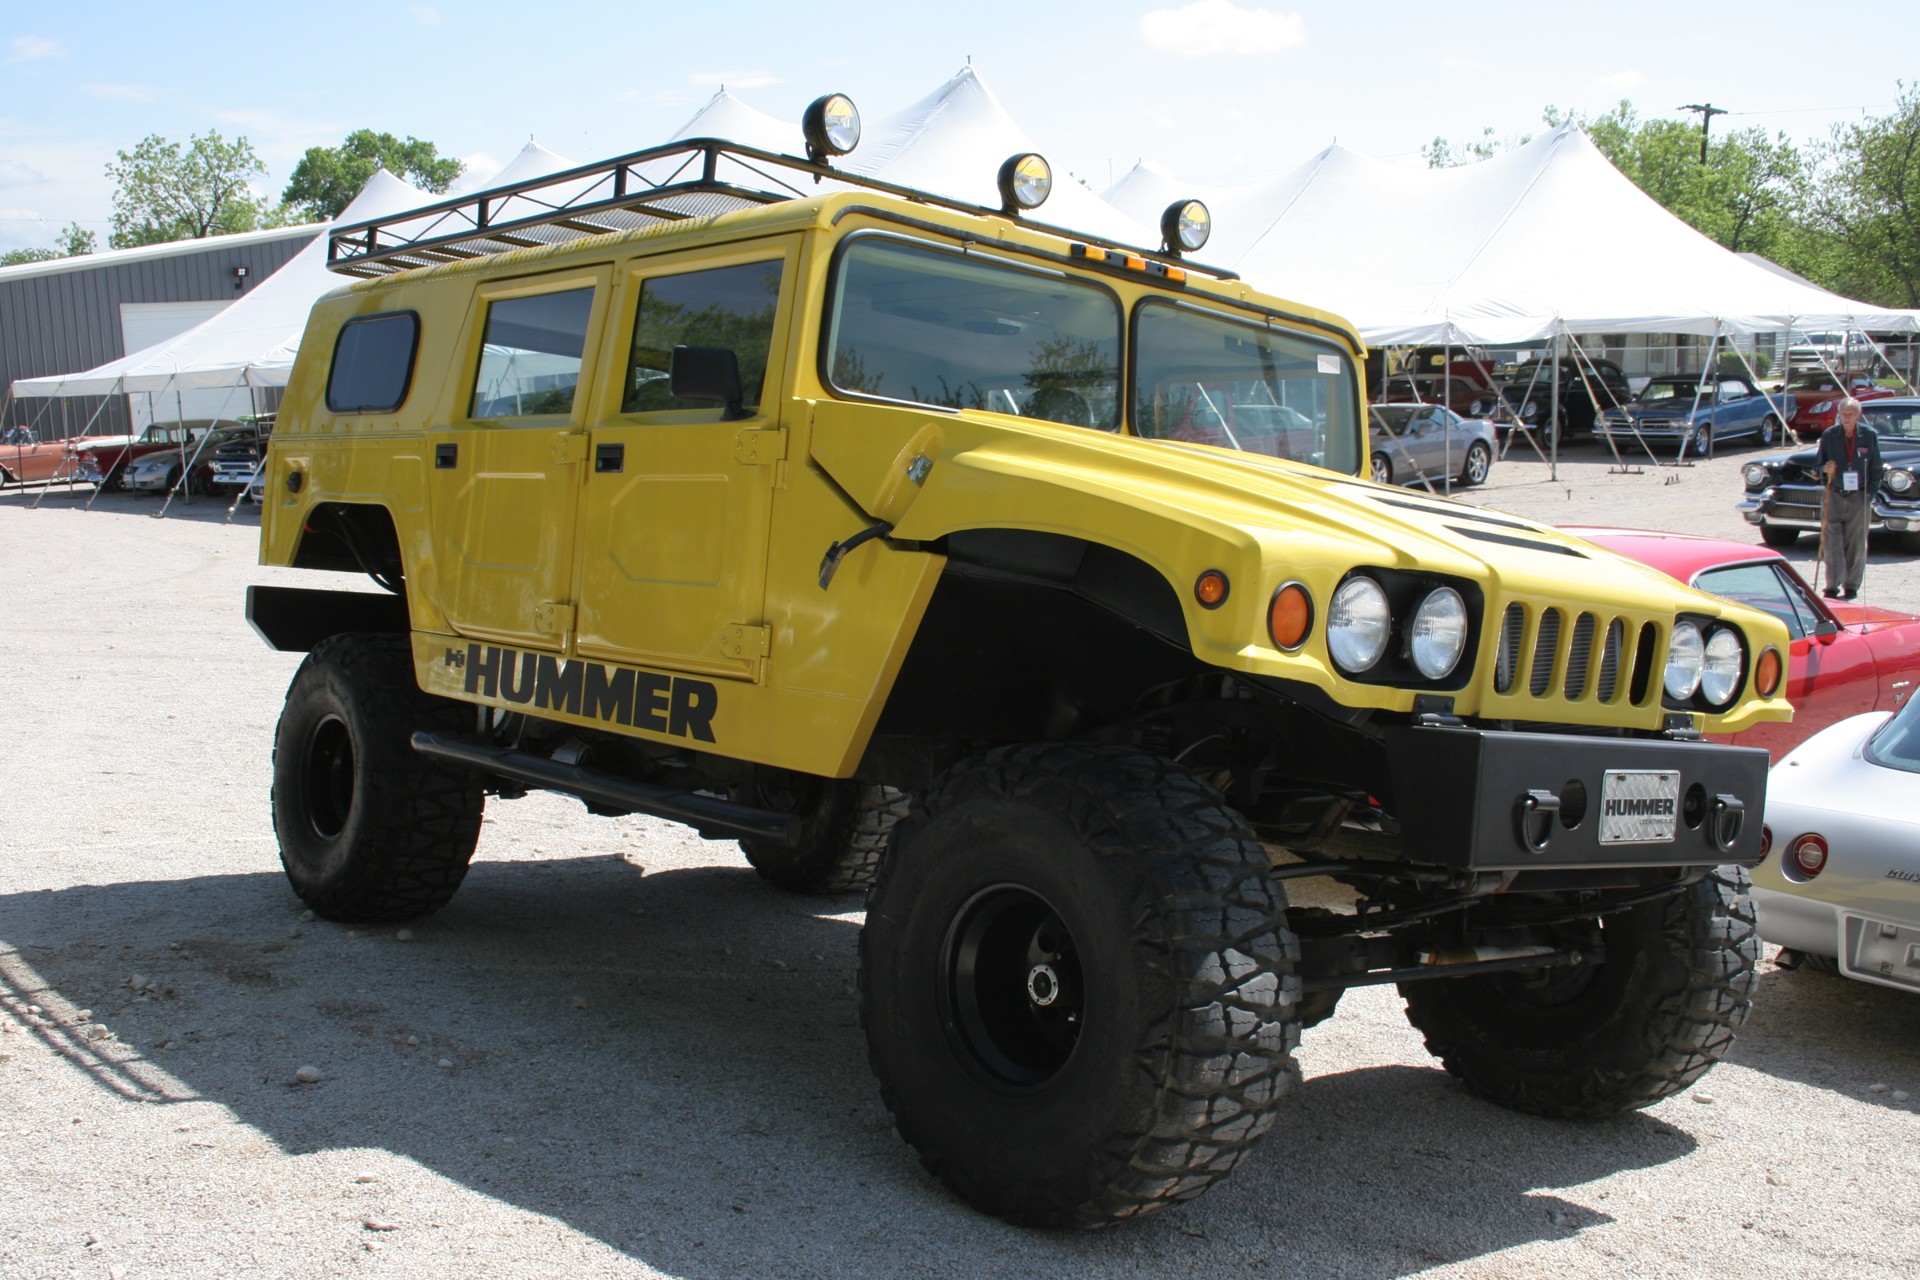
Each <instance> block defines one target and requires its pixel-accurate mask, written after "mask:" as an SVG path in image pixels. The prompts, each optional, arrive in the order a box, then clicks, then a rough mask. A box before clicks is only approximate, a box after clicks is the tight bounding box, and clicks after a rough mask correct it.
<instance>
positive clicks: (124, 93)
mask: <svg viewBox="0 0 1920 1280" xmlns="http://www.w3.org/2000/svg"><path fill="white" fill-rule="evenodd" d="M80 92H82V93H84V94H86V95H87V96H88V97H89V98H99V99H101V100H102V101H104V102H152V101H153V100H154V99H155V98H157V97H159V96H160V95H159V91H158V90H156V89H154V88H153V87H152V86H150V85H144V84H83V85H81V86H80Z"/></svg>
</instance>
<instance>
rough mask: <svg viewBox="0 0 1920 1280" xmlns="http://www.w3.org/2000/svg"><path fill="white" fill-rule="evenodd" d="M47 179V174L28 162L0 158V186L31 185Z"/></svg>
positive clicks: (36, 184)
mask: <svg viewBox="0 0 1920 1280" xmlns="http://www.w3.org/2000/svg"><path fill="white" fill-rule="evenodd" d="M46 180H47V175H46V174H44V173H42V172H40V171H39V170H38V169H36V168H34V167H33V166H32V165H30V164H21V163H20V162H19V161H18V160H6V159H0V187H32V186H38V185H39V184H40V183H42V182H45V181H46Z"/></svg>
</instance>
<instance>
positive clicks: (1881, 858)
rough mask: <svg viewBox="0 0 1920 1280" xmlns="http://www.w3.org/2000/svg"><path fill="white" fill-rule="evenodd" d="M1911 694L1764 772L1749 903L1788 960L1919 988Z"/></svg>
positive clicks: (1918, 738)
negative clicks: (1892, 708) (1762, 815)
mask: <svg viewBox="0 0 1920 1280" xmlns="http://www.w3.org/2000/svg"><path fill="white" fill-rule="evenodd" d="M1915 813H1920V699H1910V700H1909V701H1908V702H1907V704H1906V705H1905V706H1903V707H1901V708H1900V710H1899V711H1898V712H1896V713H1894V714H1893V715H1891V716H1889V715H1888V714H1887V713H1886V712H1884V711H1876V712H1873V713H1871V714H1868V715H1858V716H1853V717H1850V718H1849V719H1846V720H1842V721H1841V722H1840V723H1839V724H1836V725H1831V726H1829V727H1828V728H1826V729H1825V730H1823V731H1822V732H1820V733H1818V734H1815V735H1814V736H1813V737H1811V738H1809V739H1808V740H1807V741H1805V742H1803V743H1801V744H1800V746H1799V747H1797V748H1795V750H1794V751H1793V753H1792V754H1790V755H1789V756H1787V758H1786V759H1785V760H1782V761H1781V762H1780V763H1779V764H1777V765H1775V766H1774V768H1773V771H1772V772H1771V773H1770V774H1768V775H1767V812H1766V819H1765V821H1764V823H1763V824H1762V826H1761V837H1760V838H1761V848H1762V850H1763V851H1764V854H1763V857H1762V860H1761V862H1760V865H1759V866H1757V867H1755V868H1754V869H1753V903H1754V907H1755V908H1756V910H1757V912H1758V914H1759V917H1760V937H1761V938H1762V939H1763V940H1765V941H1767V942H1772V943H1777V944H1779V946H1781V947H1782V948H1783V950H1782V951H1781V953H1780V956H1779V960H1780V962H1781V963H1782V964H1783V965H1784V966H1786V967H1788V968H1797V967H1800V966H1801V965H1802V964H1804V965H1806V966H1807V967H1808V968H1815V969H1826V970H1834V969H1837V970H1838V971H1839V972H1840V973H1843V974H1845V975H1846V976H1847V977H1849V978H1857V979H1859V980H1860V981H1861V982H1876V983H1879V984H1880V985H1882V986H1887V987H1894V988H1897V989H1898V990H1901V991H1920V840H1917V839H1915V836H1916V834H1920V827H1916V825H1915V820H1914V814H1915Z"/></svg>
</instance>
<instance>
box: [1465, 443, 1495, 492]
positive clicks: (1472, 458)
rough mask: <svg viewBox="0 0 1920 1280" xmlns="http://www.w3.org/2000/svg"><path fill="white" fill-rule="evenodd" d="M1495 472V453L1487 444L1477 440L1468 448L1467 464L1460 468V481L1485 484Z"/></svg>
mask: <svg viewBox="0 0 1920 1280" xmlns="http://www.w3.org/2000/svg"><path fill="white" fill-rule="evenodd" d="M1492 470H1493V451H1492V450H1491V449H1489V448H1487V446H1486V444H1485V442H1483V441H1480V440H1475V441H1474V442H1473V443H1472V444H1470V445H1468V446H1467V463H1466V465H1465V466H1463V467H1461V468H1460V479H1461V480H1462V481H1464V482H1465V483H1467V484H1485V483H1486V482H1487V476H1488V474H1489V473H1490V472H1492Z"/></svg>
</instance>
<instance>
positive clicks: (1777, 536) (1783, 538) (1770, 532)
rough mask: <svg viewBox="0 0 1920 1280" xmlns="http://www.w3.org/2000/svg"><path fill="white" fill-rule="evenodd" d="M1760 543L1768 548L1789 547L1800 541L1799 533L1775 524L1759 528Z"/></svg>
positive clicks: (1796, 530)
mask: <svg viewBox="0 0 1920 1280" xmlns="http://www.w3.org/2000/svg"><path fill="white" fill-rule="evenodd" d="M1760 541H1762V542H1764V543H1766V544H1767V545H1768V546H1770V547H1782V548H1784V547H1790V546H1792V545H1794V544H1795V543H1796V542H1798V541H1800V531H1799V530H1798V529H1789V528H1786V527H1784V526H1782V525H1777V524H1763V525H1761V526H1760Z"/></svg>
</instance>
